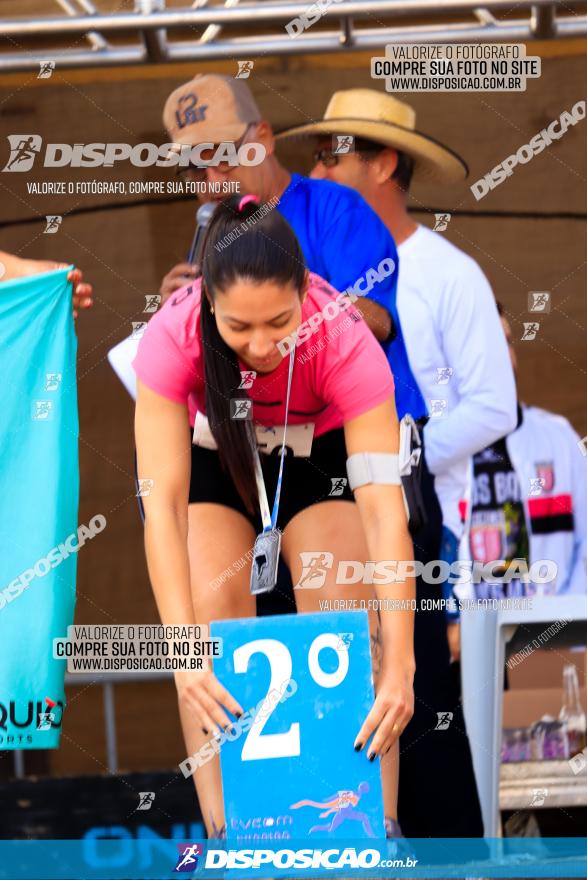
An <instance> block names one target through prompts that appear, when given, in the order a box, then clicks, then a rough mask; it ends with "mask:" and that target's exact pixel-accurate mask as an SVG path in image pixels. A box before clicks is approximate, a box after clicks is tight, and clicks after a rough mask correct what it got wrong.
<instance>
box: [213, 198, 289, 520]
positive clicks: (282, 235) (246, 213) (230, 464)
mask: <svg viewBox="0 0 587 880" xmlns="http://www.w3.org/2000/svg"><path fill="white" fill-rule="evenodd" d="M243 199H244V197H243V196H241V195H239V196H231V197H230V198H227V199H225V200H224V201H222V202H220V203H219V204H218V206H217V208H216V210H215V212H214V215H213V217H212V220H211V221H210V226H209V228H208V231H207V233H206V237H205V239H204V244H203V248H202V257H201V272H202V299H201V309H200V327H201V334H202V344H203V353H204V377H205V381H206V413H207V416H208V420H209V423H210V429H211V431H212V434H213V436H214V439H215V440H216V443H217V446H218V453H219V455H220V461H221V463H222V466H223V467H224V468H225V470H227V471H228V473H229V475H230V477H231V478H232V480H233V482H234V485H235V487H236V489H237V491H238V493H239V495H240V497H241V498H242V500H243V503H244V504H245V506H246V508H247V510H249V511H250V512H254V511H255V510H256V509H258V493H257V486H256V482H255V471H254V460H253V449H254V444H255V445H256V439H255V432H254V429H253V423H252V420H250V419H237V418H234V417H232V418H231V416H233V415H234V414H233V413H231V400H237V399H248V395H247V393H246V391H244V390H243V389H241V388H239V385H240V384H241V374H240V369H239V363H238V357H237V355H236V353H235V352H234V351H233V350H232V349H231V348H230V347H229V346H228V345H227V344H226V342H225V341H224V340H223V339H222V337H221V335H220V333H219V332H218V327H217V324H216V318H215V317H214V314H213V313H212V310H211V308H212V304H213V302H214V299H215V297H216V294H217V292H218V291H222V292H223V291H226V290H227V289H228V288H229V287H230V286H231V285H232V284H234V282H235V281H237V280H238V279H241V278H242V279H246V280H249V281H252V282H259V283H261V282H264V281H274V282H276V283H277V284H293V286H294V287H295V288H296V289H297V290H298V291H299V292H300V295H301V292H302V290H303V286H304V279H305V273H306V266H305V261H304V255H303V253H302V249H301V247H300V244H299V242H298V240H297V238H296V236H295V233H294V231H293V230H292V228H291V226H290V225H289V224H288V223H287V221H286V220H285V219H284V218H283V217H282V216H281V214H280V213H279V212H278V211H277V210H275V205H274V204H272V203H270V202H268V203H265V204H260V203H259V201H258V200H255V201H252V200H251V201H248V202H247V203H246V204H245V205H243V207H242V209H241V208H240V207H239V206H240V205H241V204H242V202H243Z"/></svg>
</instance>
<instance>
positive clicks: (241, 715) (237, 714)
mask: <svg viewBox="0 0 587 880" xmlns="http://www.w3.org/2000/svg"><path fill="white" fill-rule="evenodd" d="M236 717H237V718H238V719H239V721H240V719H241V718H242V717H243V713H242V712H237V713H236Z"/></svg>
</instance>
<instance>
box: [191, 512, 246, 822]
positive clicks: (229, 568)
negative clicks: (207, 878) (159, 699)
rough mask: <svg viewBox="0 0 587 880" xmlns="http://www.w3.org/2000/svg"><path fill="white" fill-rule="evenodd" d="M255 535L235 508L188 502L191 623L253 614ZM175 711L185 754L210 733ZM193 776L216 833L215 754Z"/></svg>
mask: <svg viewBox="0 0 587 880" xmlns="http://www.w3.org/2000/svg"><path fill="white" fill-rule="evenodd" d="M254 541H255V533H254V530H253V527H252V526H251V524H250V523H249V522H248V520H246V519H245V517H244V516H242V515H241V514H240V513H238V512H237V511H235V510H231V509H230V508H227V507H223V506H222V505H220V504H190V505H189V532H188V551H189V559H190V580H191V589H192V600H193V605H194V614H195V620H196V623H198V624H200V625H202V626H204V625H205V626H208V625H209V624H210V621H211V620H227V619H228V620H230V619H235V618H239V617H255V614H256V605H255V597H254V596H251V593H250V590H249V582H250V576H251V562H250V550H251V548H252V547H253V544H254ZM241 563H242V565H241ZM237 568H238V571H237ZM221 575H224V577H223V579H222V581H223V582H222V583H219V579H220V576H221ZM179 711H180V718H181V724H182V729H183V735H184V740H185V745H186V749H187V754H189V755H193V754H194V753H195V752H197V751H198V750H199V749H200V748H201V747H202V746H203V745H204V743H206V742H209V740H210V738H211V733H210V732H209V733H208V734H205V733H204V732H203V730H202V728H201V726H200V725H199V724H198V723H197V721H196V720H195V719H194V718H193V715H192V713H191V712H190V711H189V710H188V709H187V708H186V707H185V706H182V705H180V707H179ZM192 778H193V780H194V783H195V786H196V791H197V794H198V801H199V803H200V809H201V810H202V816H203V818H204V822H205V824H206V829H207V832H208V836H209V837H216V836H218V833H219V831H220V829H222V828H223V827H224V806H223V802H222V786H221V781H220V761H219V758H218V756H217V755H215V756H214V758H213V759H211V760H210V761H208V763H206V764H204V765H203V766H202V767H198V768H197V769H196V770H195V771H194V773H193V776H192Z"/></svg>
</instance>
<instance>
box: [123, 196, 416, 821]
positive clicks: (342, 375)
mask: <svg viewBox="0 0 587 880" xmlns="http://www.w3.org/2000/svg"><path fill="white" fill-rule="evenodd" d="M247 221H249V222H247ZM341 259H344V254H341ZM201 263H202V278H201V279H197V281H195V282H192V283H191V284H189V285H187V286H186V287H184V288H182V289H180V290H179V291H177V292H176V293H175V294H174V295H173V296H172V297H171V298H170V299H169V300H168V301H167V302H166V303H165V305H164V306H163V307H162V308H161V309H160V311H159V312H158V313H157V314H155V315H154V316H153V318H152V319H151V320H150V321H149V324H148V326H147V329H146V331H145V333H144V335H143V338H142V340H141V343H140V346H139V351H138V354H137V357H136V359H135V361H134V368H135V370H136V373H137V379H138V383H137V386H138V391H137V406H136V425H135V426H136V447H137V462H138V476H139V478H140V479H148V480H152V481H153V482H152V486H153V489H152V491H151V492H150V493H149V494H148V495H146V496H145V497H144V509H145V548H146V554H147V562H148V567H149V575H150V578H151V583H152V586H153V592H154V594H155V599H156V602H157V607H158V610H159V614H160V617H161V621H162V623H164V624H184V625H187V624H195V623H198V624H205V625H208V624H209V623H210V621H211V620H220V619H234V618H239V617H252V616H255V613H256V602H255V596H254V595H252V594H251V592H250V584H249V582H250V578H251V562H250V560H251V551H252V548H253V545H254V542H255V537H256V535H258V534H259V533H260V532H261V531H262V529H263V526H264V525H265V526H267V518H268V512H267V509H266V505H265V509H264V505H263V497H262V496H263V491H262V489H261V488H260V482H259V480H258V479H257V478H256V475H255V451H254V450H255V444H256V447H257V449H258V452H259V453H260V454H259V455H258V459H259V461H260V469H261V472H262V477H263V480H262V481H261V483H263V484H264V485H265V487H266V496H267V498H268V499H269V504H271V503H272V501H273V498H274V496H275V492H276V487H277V483H278V476H279V467H280V461H281V457H280V454H279V453H280V449H281V441H282V436H283V433H282V432H283V425H284V424H285V423H286V424H287V429H286V452H287V453H288V454H287V455H286V456H284V468H283V482H282V490H281V502H280V505H279V511H278V514H277V518H276V522H273V523H272V525H274V526H275V525H276V526H277V528H278V529H279V530H281V532H282V534H283V538H282V541H281V554H282V557H283V558H284V560H285V562H286V564H287V565H288V567H289V569H290V571H291V575H292V580H293V583H294V584H296V585H297V586H300V587H301V586H302V583H301V580H300V579H301V577H302V575H303V572H302V565H301V556H300V554H301V553H303V552H309V551H315V552H316V553H319V552H320V551H324V550H328V551H329V552H330V553H332V554H333V556H334V564H333V565H332V566H331V567H329V568H324V570H323V571H322V575H323V576H324V575H325V578H326V579H325V583H324V585H323V586H322V587H321V589H320V590H314V589H297V590H295V597H296V603H295V604H296V608H297V611H298V612H316V611H319V610H320V609H319V599H320V600H325V599H326V600H329V599H335V598H341V589H340V586H337V584H336V569H337V561H338V560H339V559H354V560H359V561H361V560H363V561H367V560H389V559H396V560H400V559H405V560H410V559H413V549H412V544H411V539H410V537H409V533H408V527H407V520H406V513H405V508H404V503H403V498H402V493H401V489H400V487H399V486H398V485H383V484H376V483H371V484H368V485H362V486H360V487H359V488H357V489H356V490H355V492H354V495H353V493H352V492H351V490H350V488H349V486H348V481H347V479H346V477H347V472H346V460H347V458H348V457H349V456H351V455H353V454H355V453H363V452H368V453H389V454H394V453H397V452H398V449H399V426H398V420H397V415H396V410H395V403H394V396H393V378H392V376H391V373H390V370H389V365H388V363H387V359H386V357H385V354H384V353H383V351H382V349H381V347H380V346H379V344H378V343H377V341H376V339H375V337H374V336H373V335H372V334H371V332H370V331H369V329H368V328H367V326H366V324H365V323H364V322H363V320H362V318H361V315H360V313H358V312H357V311H356V309H355V307H354V305H353V303H352V301H351V299H350V298H349V297H346V296H343V295H342V294H337V293H336V291H334V290H333V289H332V288H331V287H330V286H329V285H328V284H327V283H326V282H325V281H324V280H323V279H321V278H319V277H318V276H316V275H312V274H310V273H308V271H307V270H306V268H305V265H304V258H303V254H302V252H301V249H300V246H299V243H298V241H297V239H296V237H295V235H294V233H293V231H292V229H291V228H290V226H289V225H288V223H287V222H286V221H285V220H284V218H283V217H282V216H281V215H280V214H279V212H278V211H275V210H271V206H259V204H258V202H257V201H256V200H255V199H254V197H252V196H245V197H243V198H239V197H236V198H232V199H228V200H226V201H225V202H222V203H221V204H220V205H219V206H218V208H217V209H216V212H215V214H214V216H213V219H212V221H211V224H210V228H209V230H208V233H207V236H206V240H205V243H204V249H203V254H202V260H201ZM292 359H293V373H290V362H291V361H292ZM290 377H291V378H290ZM288 379H290V381H291V388H290V393H289V405H288V406H287V422H286V419H285V415H286V401H287V393H288ZM260 497H261V502H260ZM262 514H263V515H262ZM235 560H236V561H238V562H239V566H240V567H238V569H237V566H236V565H234V568H233V567H232V566H233V564H234V563H235ZM243 563H244V564H243ZM414 595H415V593H414V585H413V581H412V580H411V579H408V580H407V581H406V582H401V583H392V584H387V585H381V584H377V585H371V584H363V583H360V584H357V585H354V586H352V587H348V586H347V587H345V588H344V598H345V599H357V600H362V599H365V600H369V599H373V598H375V597H376V598H378V599H382V600H385V599H412V598H414ZM295 610H296V609H295V608H292V612H293V611H295ZM369 616H370V626H371V636H372V645H373V646H374V647H373V652H372V653H373V666H374V675H375V690H376V699H375V702H374V705H373V708H372V710H371V712H370V713H369V715H368V716H367V718H366V719H365V722H364V724H363V726H362V728H361V730H359V731H358V732H357V735H356V738H355V741H354V743H355V748H356V749H357V750H359V749H362V748H363V747H365V746H367V743H368V740H369V738H370V737H371V736H372V735H373V738H372V740H371V741H370V742H369V743H368V746H367V748H366V749H365V753H366V755H367V757H368V758H369V760H374V759H375V757H377V756H379V757H380V758H381V770H382V781H383V791H384V801H385V804H384V805H385V813H386V817H388V818H390V819H391V820H396V818H397V816H396V809H397V769H398V738H399V735H400V734H401V732H402V731H403V729H404V727H405V726H406V724H407V723H408V721H409V719H410V718H411V715H412V712H413V687H412V685H413V676H414V654H413V615H412V613H411V612H408V611H404V612H401V613H399V612H397V611H396V612H393V613H391V612H385V611H382V612H381V614H377V613H376V612H369ZM175 682H176V687H177V691H178V700H179V707H180V715H181V719H182V725H183V729H184V736H185V740H186V746H187V749H188V752H189V753H190V754H193V753H195V752H197V751H198V750H199V749H200V748H201V747H202V746H203V744H204V743H205V742H207V741H208V739H209V737H210V734H211V732H212V731H213V730H215V729H217V728H225V727H227V726H230V724H231V723H232V722H231V718H230V715H229V714H228V713H230V714H232V715H236V716H238V715H239V714H240V713H242V712H243V708H242V707H241V706H239V705H238V703H237V702H236V700H235V699H234V698H233V697H232V696H231V694H229V693H228V692H227V691H226V689H225V688H224V687H223V686H222V685H221V684H220V682H219V681H218V679H217V678H216V677H215V676H214V674H213V672H212V671H211V669H207V670H206V671H197V672H196V671H192V672H186V671H178V672H176V673H175ZM384 756H385V757H384ZM195 784H196V788H197V792H198V798H199V801H200V806H201V809H202V815H203V816H204V820H205V822H206V826H207V829H208V834H209V835H211V834H217V833H218V829H219V828H221V827H222V826H223V824H224V812H223V803H222V789H221V783H220V766H219V761H218V759H217V758H215V759H214V760H212V761H209V762H208V763H207V764H205V765H204V766H201V767H199V768H198V769H197V772H196V773H195Z"/></svg>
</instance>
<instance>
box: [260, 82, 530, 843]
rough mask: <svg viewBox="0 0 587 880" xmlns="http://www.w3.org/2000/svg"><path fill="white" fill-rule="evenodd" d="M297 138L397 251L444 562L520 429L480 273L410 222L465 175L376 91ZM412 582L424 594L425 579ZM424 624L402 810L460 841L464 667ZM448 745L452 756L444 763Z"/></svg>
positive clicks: (453, 643)
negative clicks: (490, 458) (472, 498)
mask: <svg viewBox="0 0 587 880" xmlns="http://www.w3.org/2000/svg"><path fill="white" fill-rule="evenodd" d="M296 136H297V137H308V136H311V137H314V138H316V139H317V140H316V151H315V153H314V160H315V166H314V168H313V170H312V172H311V176H312V177H313V178H316V179H328V180H333V181H336V182H337V183H342V184H345V185H346V186H350V187H352V188H353V189H355V190H357V191H358V192H360V193H361V195H362V196H363V197H364V199H365V200H366V201H367V202H368V203H369V204H370V205H371V207H372V208H373V210H374V211H376V212H377V214H378V215H379V217H380V218H381V219H382V221H383V222H384V223H385V225H386V226H387V228H388V230H389V231H390V233H391V234H392V236H393V238H394V240H395V242H396V245H397V247H398V254H399V258H400V273H399V281H398V311H399V314H400V320H401V323H402V327H403V331H404V336H405V339H406V345H407V348H408V356H409V359H410V364H411V366H412V369H413V371H414V374H415V376H416V379H417V381H418V384H419V386H420V388H421V389H422V392H423V394H424V396H425V398H426V399H427V403H428V407H429V413H430V416H431V418H430V419H429V421H428V422H427V424H426V426H425V428H424V441H425V442H424V445H425V450H426V460H427V462H428V466H429V468H430V470H431V471H432V473H433V474H434V475H435V487H436V492H437V494H438V497H439V499H440V503H441V506H442V511H443V523H444V526H443V541H442V551H441V558H442V559H444V560H445V561H447V562H453V561H455V560H456V558H457V552H458V550H457V548H458V540H459V538H460V536H461V533H462V525H461V518H460V514H459V501H460V499H461V498H462V497H463V495H464V493H465V489H466V485H467V479H468V472H469V459H470V456H471V455H472V454H474V453H475V452H478V451H479V450H480V449H483V448H484V447H485V446H486V445H488V444H490V443H493V442H494V441H495V440H496V439H498V437H499V436H500V435H502V434H503V433H504V432H506V433H507V432H509V431H511V430H512V429H513V427H514V426H515V422H516V403H515V382H514V377H513V373H512V369H511V365H510V362H509V358H508V353H507V347H506V345H505V341H504V337H503V332H502V329H501V326H500V322H499V316H498V313H497V309H496V306H495V300H494V297H493V293H492V291H491V288H490V286H489V283H488V281H487V279H486V278H485V276H484V274H483V272H482V271H481V269H480V268H479V266H478V265H477V263H476V262H475V261H474V260H473V259H471V257H469V256H468V255H466V254H465V253H463V252H462V251H461V250H459V249H458V248H457V247H455V246H454V245H453V244H451V243H450V242H449V241H448V240H447V239H446V238H444V237H443V236H442V235H441V234H439V233H438V232H433V231H431V230H430V229H429V228H427V227H425V226H421V225H419V224H418V223H415V222H414V220H413V219H412V218H411V217H410V215H409V213H408V208H407V201H408V191H409V187H410V184H411V181H412V179H422V180H428V181H430V182H437V183H445V184H450V183H453V184H454V183H457V182H459V181H461V180H464V178H465V177H466V176H467V173H468V169H467V166H466V164H465V162H464V161H463V160H462V159H461V158H460V157H459V156H458V155H457V154H456V153H455V152H454V151H452V150H451V149H449V148H448V147H446V146H444V145H442V144H440V143H439V142H438V141H436V140H434V139H433V138H431V137H429V136H427V135H425V134H422V133H421V132H420V131H418V130H417V128H416V113H415V111H414V109H413V108H412V107H411V106H410V105H409V104H406V103H404V102H402V101H399V100H397V99H396V98H394V97H392V96H391V95H388V94H385V93H382V92H379V91H376V90H374V89H348V90H345V91H339V92H336V93H335V94H334V95H333V96H332V98H331V99H330V102H329V104H328V107H327V108H326V112H325V114H324V118H323V119H321V120H319V121H317V122H314V123H310V124H306V125H301V126H298V127H295V128H292V129H288V130H287V131H284V132H282V133H281V134H279V135H278V136H277V138H278V140H279V139H280V138H292V137H296ZM449 219H450V218H449ZM445 222H446V221H445ZM416 552H417V550H416ZM418 586H419V589H420V590H421V589H422V584H421V582H420V581H419V583H418ZM435 590H436V597H437V598H438V587H435V586H432V587H431V594H432V595H433V594H434V591H435ZM451 591H452V588H451V585H450V584H448V583H447V584H445V585H444V587H443V593H444V597H445V598H446V599H447V601H452V594H451ZM431 617H432V615H430V614H429V613H428V614H419V615H416V661H417V664H416V665H417V672H416V680H415V693H416V711H415V714H414V717H413V719H412V722H411V723H410V725H409V726H408V728H407V730H406V732H405V733H404V736H403V737H402V740H403V741H402V743H401V746H402V773H401V775H400V802H399V811H400V815H401V817H402V827H403V828H404V831H405V832H406V833H407V834H408V836H409V835H413V834H417V835H418V836H420V835H428V834H430V835H433V836H466V835H467V834H471V833H481V829H482V826H481V819H480V813H479V808H478V799H477V794H476V791H475V785H474V779H473V772H472V765H471V759H470V752H469V745H468V741H467V739H466V734H465V733H464V722H463V717H462V712H461V709H460V706H458V689H459V688H458V675H455V673H458V671H459V670H458V666H455V667H453V668H449V667H448V666H447V665H446V664H445V665H443V664H442V662H441V661H442V656H443V654H444V651H443V646H442V645H441V644H440V642H439V641H438V638H436V640H435V638H434V637H432V638H431V637H430V636H431V633H432V630H431V628H432V620H431V619H430V618H431ZM446 617H447V622H448V628H447V634H448V637H449V642H450V647H451V654H452V657H453V659H455V660H456V659H458V656H459V624H458V611H457V610H456V608H455V607H454V606H453V608H452V610H448V611H447V613H446ZM437 635H438V634H437V633H436V636H437ZM418 636H419V637H418ZM451 680H452V682H453V685H454V687H452V690H451V689H450V686H449V683H450V681H451ZM447 687H448V690H447ZM449 694H452V697H451V696H449ZM451 700H452V702H454V703H455V706H454V708H453V707H452V706H451V708H452V711H453V712H455V713H456V714H455V717H454V718H453V720H452V722H451V728H452V729H451V730H450V732H449V731H443V737H444V734H445V733H446V738H444V739H443V740H440V739H439V736H440V735H439V733H437V732H435V731H434V727H435V724H433V723H432V722H433V720H434V718H435V715H436V713H435V711H434V710H435V709H438V710H442V709H444V710H446V709H447V708H448V705H449V703H450V702H451ZM443 701H444V705H442V703H443ZM459 727H460V731H459ZM431 729H432V731H433V732H432V733H428V732H429V731H430V730H431ZM461 732H462V733H461ZM426 733H428V735H426ZM450 736H453V741H452V743H451V742H450V741H449V738H450ZM417 740H419V744H418V745H415V743H416V741H417ZM457 740H460V746H459V742H458V741H457ZM412 744H414V746H412ZM451 747H452V748H453V749H455V754H454V756H453V758H452V760H451V761H449V762H447V761H446V754H447V749H448V748H451ZM459 748H460V757H458V756H457V750H458V749H459ZM459 765H460V766H459ZM445 772H446V773H447V776H446V783H447V785H446V787H444V786H443V774H444V773H445ZM457 781H458V783H459V786H458V789H457V790H458V795H456V797H457V798H458V800H455V801H454V803H452V805H451V801H450V796H449V794H448V791H450V789H451V786H452V787H453V789H454V787H455V783H456V782H457ZM443 787H444V793H443V795H442V799H443V802H442V810H441V812H442V816H443V818H442V821H440V819H439V815H438V803H439V800H438V798H439V797H440V794H438V795H434V794H433V791H432V789H434V791H435V792H438V793H440V791H441V790H442V789H443ZM427 792H429V796H428V794H427ZM426 804H428V806H426ZM426 814H427V815H426ZM424 826H427V827H424Z"/></svg>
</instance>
